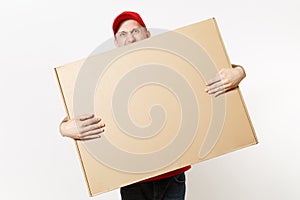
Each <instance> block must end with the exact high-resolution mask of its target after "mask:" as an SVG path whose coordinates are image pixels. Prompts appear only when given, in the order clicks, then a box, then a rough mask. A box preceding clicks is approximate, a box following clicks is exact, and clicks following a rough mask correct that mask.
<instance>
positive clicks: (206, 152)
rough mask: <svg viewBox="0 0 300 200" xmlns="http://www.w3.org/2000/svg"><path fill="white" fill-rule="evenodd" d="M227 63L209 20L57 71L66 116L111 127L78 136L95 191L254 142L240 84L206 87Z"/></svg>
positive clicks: (92, 192)
mask: <svg viewBox="0 0 300 200" xmlns="http://www.w3.org/2000/svg"><path fill="white" fill-rule="evenodd" d="M224 67H231V64H230V61H229V59H228V56H227V54H226V51H225V48H224V45H223V42H222V39H221V37H220V33H219V30H218V28H217V25H216V22H215V20H214V19H209V20H205V21H202V22H199V23H196V24H192V25H189V26H185V27H182V28H180V29H177V30H175V31H169V32H167V33H164V34H161V35H158V36H154V37H152V38H150V39H146V40H143V41H140V42H137V43H134V44H130V45H128V46H125V47H121V48H116V49H114V50H111V51H108V52H105V53H102V54H99V55H95V56H92V57H89V58H86V59H83V60H80V61H76V62H73V63H70V64H66V65H64V66H61V67H57V68H55V72H56V75H57V80H58V83H59V87H60V89H61V94H62V97H63V100H64V104H65V107H66V111H67V114H68V116H69V117H70V118H73V117H74V116H77V115H80V114H86V113H95V115H96V116H99V117H101V118H102V119H103V121H104V122H105V124H106V128H105V133H104V134H103V135H102V137H101V138H100V139H96V140H89V141H76V145H77V148H78V153H79V156H80V160H81V163H82V168H83V171H84V174H85V177H86V181H87V185H88V188H89V192H90V195H92V196H94V195H96V194H100V193H103V192H107V191H110V190H113V189H116V188H119V187H121V186H125V185H128V184H131V183H134V182H138V181H140V180H143V179H146V178H150V177H153V176H156V175H159V174H162V173H165V172H168V171H171V170H174V169H178V168H181V167H184V166H187V165H191V164H195V163H198V162H201V161H203V160H206V159H210V158H213V157H216V156H219V155H222V154H225V153H228V152H232V151H234V150H237V149H241V148H244V147H247V146H250V145H253V144H257V139H256V136H255V133H254V130H253V127H252V125H251V121H250V118H249V116H248V114H247V110H246V107H245V105H244V102H243V99H242V95H241V93H240V91H239V89H238V88H237V89H235V90H232V91H230V92H228V93H226V94H225V95H221V96H219V97H217V98H215V97H213V96H210V95H208V94H207V93H205V92H204V88H205V82H206V81H207V80H209V79H210V78H212V77H214V76H215V74H216V73H217V72H218V71H219V70H220V69H221V68H224Z"/></svg>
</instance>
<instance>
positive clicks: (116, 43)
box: [114, 36, 119, 47]
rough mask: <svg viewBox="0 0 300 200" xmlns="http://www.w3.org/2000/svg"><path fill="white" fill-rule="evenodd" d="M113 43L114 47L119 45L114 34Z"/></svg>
mask: <svg viewBox="0 0 300 200" xmlns="http://www.w3.org/2000/svg"><path fill="white" fill-rule="evenodd" d="M114 44H115V47H119V44H118V41H117V39H116V36H115V39H114Z"/></svg>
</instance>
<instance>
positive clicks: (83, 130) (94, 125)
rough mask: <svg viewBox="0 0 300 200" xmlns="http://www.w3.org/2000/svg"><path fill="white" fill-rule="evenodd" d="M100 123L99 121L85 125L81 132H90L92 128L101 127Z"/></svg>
mask: <svg viewBox="0 0 300 200" xmlns="http://www.w3.org/2000/svg"><path fill="white" fill-rule="evenodd" d="M100 128H101V127H100V125H99V124H98V123H97V124H92V125H89V126H85V127H82V128H81V130H80V131H79V133H80V134H84V133H86V132H89V131H92V130H95V129H100Z"/></svg>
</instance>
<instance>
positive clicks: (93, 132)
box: [78, 129, 104, 139]
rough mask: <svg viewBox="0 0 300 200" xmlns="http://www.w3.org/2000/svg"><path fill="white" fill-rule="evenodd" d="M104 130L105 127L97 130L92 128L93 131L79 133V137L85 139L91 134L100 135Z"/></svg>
mask: <svg viewBox="0 0 300 200" xmlns="http://www.w3.org/2000/svg"><path fill="white" fill-rule="evenodd" d="M103 132H104V129H95V130H91V131H88V132H85V133H83V134H80V135H78V138H81V139H83V138H86V137H89V136H100V134H101V133H103Z"/></svg>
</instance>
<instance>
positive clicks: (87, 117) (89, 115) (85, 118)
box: [79, 114, 94, 121]
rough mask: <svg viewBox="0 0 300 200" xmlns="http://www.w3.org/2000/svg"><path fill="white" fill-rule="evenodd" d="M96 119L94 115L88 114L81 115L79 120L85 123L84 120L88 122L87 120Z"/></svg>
mask: <svg viewBox="0 0 300 200" xmlns="http://www.w3.org/2000/svg"><path fill="white" fill-rule="evenodd" d="M93 117H94V114H86V115H80V116H79V120H80V121H84V120H87V119H91V118H93Z"/></svg>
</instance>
